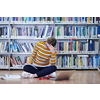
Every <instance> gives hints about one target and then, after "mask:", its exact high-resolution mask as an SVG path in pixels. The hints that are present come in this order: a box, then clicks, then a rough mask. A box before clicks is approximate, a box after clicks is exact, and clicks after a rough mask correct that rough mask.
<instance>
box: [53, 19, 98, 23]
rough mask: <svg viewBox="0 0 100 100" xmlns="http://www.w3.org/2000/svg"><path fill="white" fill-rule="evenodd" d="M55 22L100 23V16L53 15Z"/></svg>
mask: <svg viewBox="0 0 100 100" xmlns="http://www.w3.org/2000/svg"><path fill="white" fill-rule="evenodd" d="M54 21H55V23H81V24H82V23H83V24H84V23H95V24H97V23H100V17H54Z"/></svg>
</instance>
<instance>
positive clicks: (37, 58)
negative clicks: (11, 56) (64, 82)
mask: <svg viewBox="0 0 100 100" xmlns="http://www.w3.org/2000/svg"><path fill="white" fill-rule="evenodd" d="M54 49H55V53H52V52H51V51H50V49H49V48H46V47H45V41H41V42H37V43H36V44H35V45H34V49H33V51H32V54H31V56H30V57H29V63H31V64H32V63H33V64H34V65H37V66H40V67H45V66H48V65H55V64H56V48H55V47H54Z"/></svg>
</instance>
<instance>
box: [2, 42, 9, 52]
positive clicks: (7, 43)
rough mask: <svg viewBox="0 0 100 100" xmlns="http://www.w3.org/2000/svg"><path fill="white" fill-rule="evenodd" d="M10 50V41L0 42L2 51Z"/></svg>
mask: <svg viewBox="0 0 100 100" xmlns="http://www.w3.org/2000/svg"><path fill="white" fill-rule="evenodd" d="M3 52H9V42H6V41H5V42H0V53H3Z"/></svg>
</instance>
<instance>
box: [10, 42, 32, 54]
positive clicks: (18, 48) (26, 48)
mask: <svg viewBox="0 0 100 100" xmlns="http://www.w3.org/2000/svg"><path fill="white" fill-rule="evenodd" d="M33 47H34V43H17V41H16V40H12V41H11V42H10V52H20V53H27V52H29V53H31V52H32V50H33Z"/></svg>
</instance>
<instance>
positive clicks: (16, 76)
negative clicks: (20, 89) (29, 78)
mask: <svg viewBox="0 0 100 100" xmlns="http://www.w3.org/2000/svg"><path fill="white" fill-rule="evenodd" d="M0 78H1V79H4V80H9V79H21V76H20V75H10V74H5V75H3V76H0Z"/></svg>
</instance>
